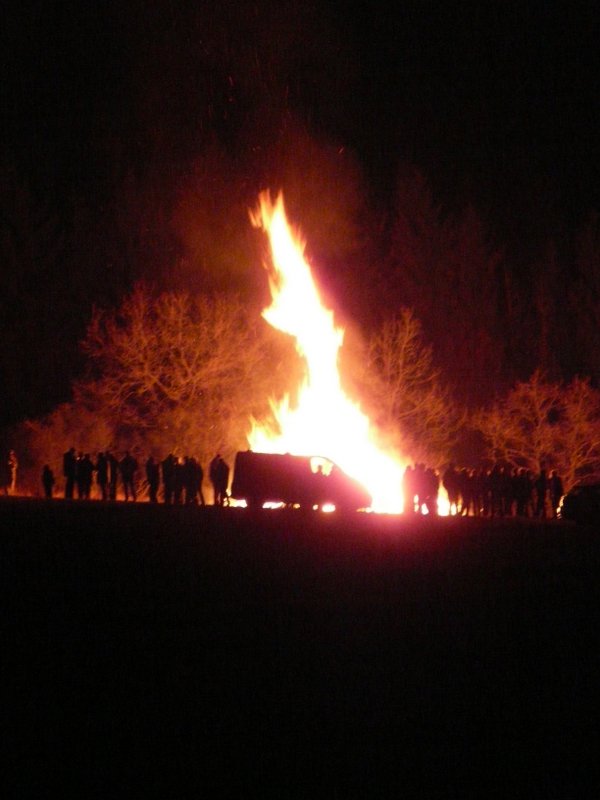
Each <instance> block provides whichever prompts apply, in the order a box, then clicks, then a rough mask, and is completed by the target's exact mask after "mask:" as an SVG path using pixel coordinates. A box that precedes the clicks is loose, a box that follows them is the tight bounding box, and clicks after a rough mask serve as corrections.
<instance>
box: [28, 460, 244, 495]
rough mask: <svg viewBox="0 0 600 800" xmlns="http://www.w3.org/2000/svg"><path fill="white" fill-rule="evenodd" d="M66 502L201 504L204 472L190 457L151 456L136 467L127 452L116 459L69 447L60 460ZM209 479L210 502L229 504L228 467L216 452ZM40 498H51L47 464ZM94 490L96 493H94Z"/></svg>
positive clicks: (51, 475) (52, 479)
mask: <svg viewBox="0 0 600 800" xmlns="http://www.w3.org/2000/svg"><path fill="white" fill-rule="evenodd" d="M62 473H63V474H62V477H63V478H64V498H65V500H89V499H91V498H92V496H94V497H95V498H97V499H99V500H117V499H124V500H125V501H132V502H135V501H136V500H137V499H138V497H139V496H140V495H144V496H146V495H147V497H148V499H149V501H150V502H151V503H158V502H162V503H166V504H169V505H205V504H206V501H205V498H204V492H203V482H204V470H203V468H202V465H201V464H200V462H199V461H198V460H197V459H196V458H194V457H193V456H175V455H173V454H172V453H169V455H167V456H166V458H164V459H163V460H157V459H155V458H154V456H150V457H149V458H148V459H147V460H146V461H145V463H144V464H143V465H142V468H140V465H139V463H138V461H137V459H136V458H135V456H133V455H132V454H131V453H130V452H129V451H126V452H125V453H124V455H123V456H122V457H121V458H120V459H119V458H117V456H116V455H114V454H113V453H112V452H110V451H108V450H107V451H106V452H102V453H98V455H97V456H96V458H95V459H93V458H92V457H91V455H90V454H89V453H81V452H80V453H78V452H77V451H76V450H75V448H74V447H71V448H70V449H69V450H67V452H66V453H64V455H63V458H62ZM208 476H209V479H210V483H211V485H212V488H213V503H214V504H215V505H218V506H224V505H228V504H229V493H228V486H229V465H228V464H227V462H226V461H225V460H224V458H223V457H222V456H221V454H220V453H217V455H216V456H215V457H214V458H213V459H212V460H211V462H210V465H209V475H208ZM41 480H42V486H43V489H44V496H45V497H46V498H48V499H51V498H52V497H54V496H55V489H56V483H57V481H56V476H55V475H54V473H53V471H52V470H51V468H50V466H49V465H48V464H45V465H44V468H43V470H42V476H41ZM94 487H95V488H94Z"/></svg>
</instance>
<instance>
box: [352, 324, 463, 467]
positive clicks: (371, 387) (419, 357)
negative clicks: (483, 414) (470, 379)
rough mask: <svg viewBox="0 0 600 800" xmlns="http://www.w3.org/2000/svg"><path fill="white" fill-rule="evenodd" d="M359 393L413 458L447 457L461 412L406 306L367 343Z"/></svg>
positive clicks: (436, 460)
mask: <svg viewBox="0 0 600 800" xmlns="http://www.w3.org/2000/svg"><path fill="white" fill-rule="evenodd" d="M361 384H362V386H361V389H360V394H361V396H362V397H365V398H366V405H367V406H368V408H369V409H370V410H371V409H372V411H373V414H374V419H375V420H376V422H377V424H378V426H379V427H380V429H381V430H382V431H383V432H385V433H386V435H387V437H388V438H391V439H392V441H393V442H394V443H395V445H396V447H398V449H400V450H402V451H403V452H405V453H406V454H407V455H409V456H411V457H412V458H413V459H415V460H422V459H426V460H427V461H430V462H433V463H442V462H443V461H445V460H447V459H448V457H449V454H450V452H451V450H452V447H453V446H454V444H455V442H456V438H457V433H458V430H459V427H460V422H461V417H460V414H459V413H458V412H457V409H456V406H455V404H454V402H453V400H452V397H451V395H450V393H449V391H448V390H447V389H446V388H445V387H444V386H443V385H442V383H441V381H440V374H439V372H438V370H437V369H436V368H435V367H434V364H433V354H432V349H431V347H430V346H428V345H426V344H425V342H424V341H423V336H422V329H421V324H420V322H419V320H418V319H417V318H416V317H415V315H414V313H413V312H412V310H410V309H406V308H403V309H401V311H400V313H399V314H397V315H395V316H393V317H390V318H388V319H387V320H385V321H384V322H383V323H382V325H381V326H380V327H379V329H377V330H376V331H375V332H374V334H373V335H372V336H371V338H370V339H369V341H368V344H367V350H366V358H365V361H364V368H363V372H362V376H361Z"/></svg>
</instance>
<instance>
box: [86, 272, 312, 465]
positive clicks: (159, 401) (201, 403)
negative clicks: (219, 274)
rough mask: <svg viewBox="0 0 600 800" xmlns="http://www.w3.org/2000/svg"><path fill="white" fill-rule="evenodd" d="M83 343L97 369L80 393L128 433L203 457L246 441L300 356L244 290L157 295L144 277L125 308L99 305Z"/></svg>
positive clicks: (163, 446)
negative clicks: (249, 303)
mask: <svg viewBox="0 0 600 800" xmlns="http://www.w3.org/2000/svg"><path fill="white" fill-rule="evenodd" d="M84 350H85V351H86V353H87V354H88V356H89V358H90V362H91V367H92V373H91V374H90V376H89V378H88V379H87V380H85V381H82V382H81V383H79V384H78V385H77V386H76V398H77V399H78V400H79V402H81V403H85V404H86V405H88V406H89V405H90V403H92V404H95V405H96V406H97V407H98V408H101V409H102V412H103V413H109V414H110V415H111V417H112V419H113V421H114V425H115V426H116V427H117V428H118V430H119V431H120V435H121V436H125V438H127V437H132V436H134V437H137V438H138V439H140V440H141V441H144V442H146V444H147V446H149V447H152V446H153V447H156V448H165V447H169V448H175V449H180V450H184V449H185V450H186V451H187V450H189V451H191V452H193V453H194V454H196V455H199V456H201V457H203V458H206V457H207V456H209V455H210V454H211V453H212V452H214V451H216V450H225V451H228V450H229V451H232V450H234V449H236V448H239V447H241V446H243V445H244V444H245V436H246V434H247V432H248V428H249V424H250V423H249V420H250V418H251V416H254V417H259V416H264V415H265V414H266V413H267V412H268V397H269V396H271V395H276V394H278V393H279V392H282V391H283V390H284V389H285V388H287V379H288V377H293V376H294V374H293V366H292V368H291V369H290V364H291V365H293V364H294V363H296V361H297V358H296V357H295V355H294V352H293V348H292V346H291V342H289V341H288V340H287V337H284V336H283V335H282V334H279V333H278V332H277V331H274V330H273V329H271V328H270V327H269V326H268V325H267V324H266V323H265V322H264V321H263V320H262V319H261V318H260V316H259V315H258V314H257V313H256V314H255V313H254V309H248V308H246V307H245V306H244V305H243V304H242V303H241V301H240V300H238V299H232V298H228V297H225V296H216V297H207V296H200V297H198V298H195V299H192V298H190V297H189V296H187V295H184V294H176V293H172V292H169V293H163V294H160V295H159V296H158V297H152V296H151V294H150V292H149V291H148V290H147V289H146V288H144V287H143V286H138V287H137V288H136V289H135V291H134V292H133V293H132V294H131V296H129V297H128V298H127V299H126V300H125V301H124V302H123V304H122V305H121V307H120V308H119V309H118V310H117V311H116V312H104V311H96V313H95V314H94V317H93V319H92V321H91V323H90V326H89V329H88V333H87V337H86V339H85V341H84Z"/></svg>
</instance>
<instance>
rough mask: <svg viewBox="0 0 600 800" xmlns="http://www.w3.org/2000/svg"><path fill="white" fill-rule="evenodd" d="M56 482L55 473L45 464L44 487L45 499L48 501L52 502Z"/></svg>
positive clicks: (43, 473)
mask: <svg viewBox="0 0 600 800" xmlns="http://www.w3.org/2000/svg"><path fill="white" fill-rule="evenodd" d="M55 482H56V481H55V479H54V473H53V472H52V470H51V469H50V467H49V466H48V464H44V469H43V470H42V486H43V487H44V497H45V498H46V500H52V492H53V490H54V484H55Z"/></svg>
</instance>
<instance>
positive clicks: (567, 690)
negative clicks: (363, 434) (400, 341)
mask: <svg viewBox="0 0 600 800" xmlns="http://www.w3.org/2000/svg"><path fill="white" fill-rule="evenodd" d="M0 542H1V548H2V550H1V563H2V585H3V588H4V589H5V591H6V590H8V595H7V604H6V605H5V609H4V614H3V617H4V619H3V625H4V636H3V640H4V642H5V643H6V644H5V646H4V647H3V652H4V656H3V660H4V661H5V664H7V667H8V668H7V669H5V670H4V676H5V677H4V678H3V690H4V692H5V693H6V701H5V702H4V703H3V707H4V709H5V712H4V713H3V723H4V726H5V735H4V737H3V738H4V741H5V743H6V746H5V750H7V752H8V756H9V759H10V760H11V761H12V768H11V770H10V772H9V773H7V778H8V780H7V781H6V782H7V783H8V788H10V789H11V790H13V791H14V789H15V788H17V789H18V790H19V791H22V792H23V793H25V792H26V791H27V790H29V791H34V792H35V793H36V794H37V795H38V796H44V795H46V794H47V792H48V791H49V790H50V789H51V788H58V789H59V790H60V791H62V792H66V791H67V790H69V791H71V792H76V793H77V794H78V796H81V797H84V796H89V795H90V794H94V793H99V794H103V795H105V796H130V795H132V794H133V793H134V792H139V791H142V792H146V793H147V794H150V795H156V796H162V797H167V796H172V797H177V796H184V795H186V796H187V795H192V794H193V795H196V796H198V797H200V796H202V793H203V792H204V793H205V796H207V797H221V796H231V797H245V796H260V795H264V794H266V793H267V792H268V793H269V794H271V795H273V794H274V795H276V796H279V797H294V798H295V797H310V798H315V797H340V798H345V797H367V796H368V797H388V796H395V797H399V796H402V795H403V794H414V793H415V792H416V791H418V793H419V794H420V795H421V796H422V797H430V796H436V795H437V796H443V797H464V796H468V795H473V796H481V795H482V793H483V794H487V793H489V792H491V791H493V790H498V791H499V792H500V793H510V796H512V797H516V796H532V795H533V796H540V797H552V796H562V797H564V796H568V795H569V794H572V795H573V796H583V795H589V792H590V789H591V788H594V787H595V788H598V787H599V786H600V783H599V782H597V780H596V776H595V773H594V771H593V770H594V768H595V763H596V761H597V753H598V737H597V722H596V719H597V713H596V712H597V710H598V709H597V706H596V705H595V704H594V702H595V701H594V697H595V692H594V689H595V687H596V683H597V677H598V666H599V664H598V656H599V652H600V651H599V648H598V645H599V640H600V635H599V633H598V624H597V616H598V614H597V609H598V607H599V606H598V600H599V599H600V598H599V594H600V591H599V588H598V569H599V566H600V539H599V538H598V535H597V533H596V531H595V530H593V529H581V528H575V527H573V526H570V525H566V524H560V523H548V524H546V525H543V524H538V523H527V522H517V521H514V520H512V521H508V522H506V523H502V522H500V521H489V520H485V521H477V520H474V519H467V520H461V519H456V518H455V519H440V520H433V521H431V520H427V519H417V520H406V519H403V518H391V517H387V518H386V517H375V516H370V515H364V514H363V515H350V516H345V517H344V516H339V515H317V514H312V513H311V514H305V513H302V512H299V511H295V512H294V511H272V512H266V511H265V512H263V511H261V512H255V513H253V514H251V513H250V512H247V511H245V510H242V509H215V508H212V507H210V508H206V509H201V508H200V509H196V508H192V509H189V508H168V507H164V506H161V507H151V506H149V505H138V506H135V507H134V506H126V505H125V504H122V503H121V504H115V505H108V506H102V505H101V504H99V503H91V504H84V503H79V504H78V503H71V504H70V503H64V502H55V503H44V502H41V501H19V500H5V501H2V502H0ZM4 782H5V781H3V783H4Z"/></svg>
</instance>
